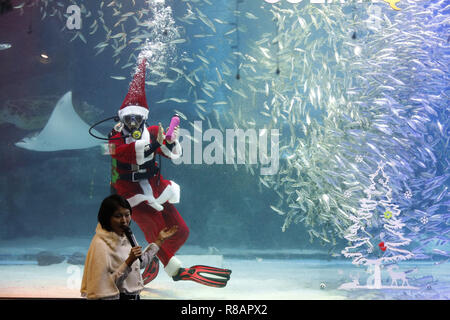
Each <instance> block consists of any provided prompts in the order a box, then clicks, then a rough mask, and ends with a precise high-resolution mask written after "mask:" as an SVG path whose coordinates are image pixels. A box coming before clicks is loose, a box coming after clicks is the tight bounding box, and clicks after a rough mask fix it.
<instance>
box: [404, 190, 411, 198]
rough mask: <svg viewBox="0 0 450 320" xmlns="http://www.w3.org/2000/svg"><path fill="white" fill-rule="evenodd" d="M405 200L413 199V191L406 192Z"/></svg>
mask: <svg viewBox="0 0 450 320" xmlns="http://www.w3.org/2000/svg"><path fill="white" fill-rule="evenodd" d="M404 195H405V198H406V199H411V197H412V193H411V191H409V190H406V192H405V194H404Z"/></svg>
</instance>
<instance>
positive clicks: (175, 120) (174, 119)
mask: <svg viewBox="0 0 450 320" xmlns="http://www.w3.org/2000/svg"><path fill="white" fill-rule="evenodd" d="M179 124H180V118H178V116H173V117H172V120H170V126H169V130H167V133H166V140H169V141H172V134H173V130H175V127H176V126H177V125H179Z"/></svg>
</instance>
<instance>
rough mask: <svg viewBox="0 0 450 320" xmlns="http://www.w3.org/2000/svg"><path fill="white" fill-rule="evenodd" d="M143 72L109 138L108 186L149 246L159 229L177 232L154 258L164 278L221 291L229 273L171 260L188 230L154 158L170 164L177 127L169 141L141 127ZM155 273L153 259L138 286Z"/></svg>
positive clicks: (176, 152)
mask: <svg viewBox="0 0 450 320" xmlns="http://www.w3.org/2000/svg"><path fill="white" fill-rule="evenodd" d="M145 69H146V60H145V59H143V60H142V62H141V63H140V64H139V66H138V70H137V72H136V74H135V75H134V78H133V81H132V83H131V84H130V88H129V90H128V94H127V95H126V97H125V100H124V101H123V103H122V106H121V107H120V109H119V111H118V116H119V119H120V122H119V123H118V124H117V125H116V126H115V127H114V129H113V131H112V132H111V133H110V135H109V139H110V140H109V141H110V153H111V156H112V158H113V161H112V162H113V168H112V169H113V170H112V181H111V185H112V187H113V189H115V192H117V193H118V194H120V195H121V196H123V197H125V198H126V199H127V200H128V202H129V203H130V205H131V207H132V208H133V215H132V219H133V220H134V221H135V222H136V223H137V224H138V226H139V228H140V229H141V230H142V231H143V233H144V235H145V238H146V240H147V241H148V242H149V243H152V242H154V241H155V240H156V239H157V236H158V234H159V232H160V231H161V230H162V229H164V228H166V227H171V226H174V225H177V226H178V232H177V233H176V234H175V235H174V236H172V237H171V238H169V239H167V240H166V241H165V242H164V243H163V244H162V246H161V248H160V250H159V251H158V255H157V256H158V258H159V260H160V261H161V262H162V264H163V265H164V270H165V271H166V273H167V274H168V275H169V276H171V277H172V278H173V279H174V280H175V281H177V280H193V281H196V282H198V283H201V284H204V285H208V286H213V287H224V286H225V285H226V284H227V281H228V280H229V279H230V274H231V270H228V269H220V268H214V267H208V266H201V265H198V266H193V267H190V268H184V267H183V266H182V264H181V261H180V260H179V259H178V258H177V257H176V256H175V253H176V252H177V251H178V249H179V248H180V247H181V246H182V245H183V244H184V243H185V241H186V240H187V238H188V235H189V229H188V227H187V225H186V223H185V222H184V220H183V218H182V217H181V215H180V213H179V212H178V210H177V209H176V208H175V206H174V204H175V203H178V202H179V201H180V186H179V185H178V184H176V183H175V182H174V181H171V180H165V179H164V178H163V176H162V175H161V173H160V168H159V166H160V164H159V166H158V163H157V162H156V155H160V156H163V157H166V158H170V159H177V158H179V157H180V156H181V153H182V150H181V145H180V143H179V142H178V130H179V129H178V126H177V127H176V128H175V130H174V132H173V133H172V134H171V137H170V139H169V138H168V137H167V138H166V136H165V134H164V130H163V128H162V126H161V123H159V126H156V125H153V126H149V127H147V125H146V120H147V119H148V113H149V110H148V105H147V100H146V96H145ZM160 159H161V158H160ZM158 270H159V262H158V259H156V258H155V260H154V261H153V263H152V264H150V265H149V266H148V267H147V268H146V269H145V270H144V273H143V279H144V283H145V284H147V283H149V282H150V281H152V280H153V279H154V278H155V277H156V275H157V274H158Z"/></svg>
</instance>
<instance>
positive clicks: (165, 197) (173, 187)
mask: <svg viewBox="0 0 450 320" xmlns="http://www.w3.org/2000/svg"><path fill="white" fill-rule="evenodd" d="M166 201H169V202H170V203H178V202H180V186H179V185H178V184H176V183H175V182H173V181H170V184H169V185H168V186H167V187H166V188H165V189H164V191H163V192H162V193H161V194H160V196H159V197H158V199H156V202H157V203H159V204H164V203H166Z"/></svg>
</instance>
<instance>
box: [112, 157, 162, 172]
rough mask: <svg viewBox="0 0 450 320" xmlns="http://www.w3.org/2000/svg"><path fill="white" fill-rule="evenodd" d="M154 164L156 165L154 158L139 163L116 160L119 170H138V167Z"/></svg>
mask: <svg viewBox="0 0 450 320" xmlns="http://www.w3.org/2000/svg"><path fill="white" fill-rule="evenodd" d="M155 166H156V163H155V159H152V160H150V161H147V162H145V163H143V164H141V165H137V164H130V163H126V162H120V161H117V168H118V169H120V170H128V171H138V170H140V169H148V168H152V167H155Z"/></svg>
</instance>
